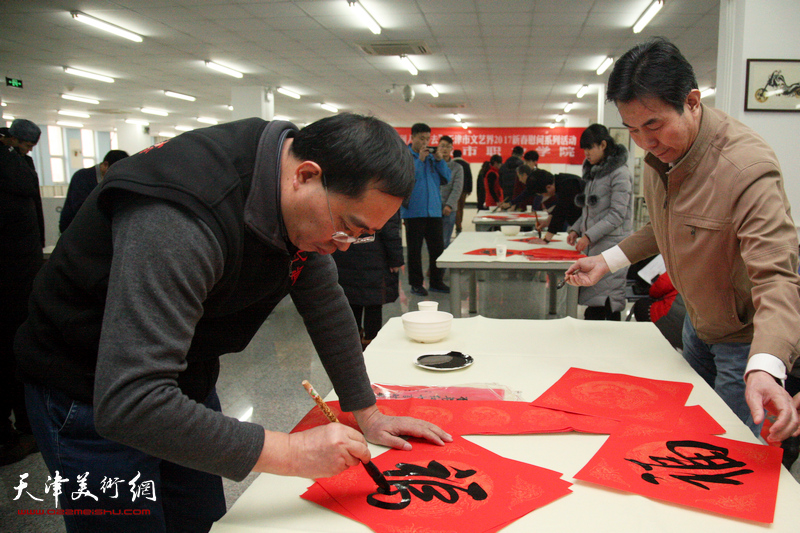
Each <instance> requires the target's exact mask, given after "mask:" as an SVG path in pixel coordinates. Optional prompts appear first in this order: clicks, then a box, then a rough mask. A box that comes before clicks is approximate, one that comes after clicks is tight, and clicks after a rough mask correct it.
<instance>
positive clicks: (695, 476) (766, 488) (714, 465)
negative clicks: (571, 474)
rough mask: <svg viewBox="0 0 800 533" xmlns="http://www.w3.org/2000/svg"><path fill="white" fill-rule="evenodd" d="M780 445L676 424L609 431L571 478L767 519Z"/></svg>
mask: <svg viewBox="0 0 800 533" xmlns="http://www.w3.org/2000/svg"><path fill="white" fill-rule="evenodd" d="M781 456H782V450H780V449H777V448H775V447H772V446H765V445H761V444H751V443H747V442H739V441H735V440H730V439H725V438H722V437H715V436H712V435H708V434H702V433H691V432H690V433H687V432H682V431H680V430H676V431H671V432H662V433H660V434H654V435H647V436H640V437H634V436H631V435H612V436H610V437H609V438H608V440H607V441H606V443H605V444H604V445H603V446H602V447H601V448H600V450H599V451H598V452H597V454H595V456H594V457H593V458H592V459H591V460H590V461H589V462H588V463H587V464H586V466H585V467H583V469H582V470H581V471H580V472H578V473H577V474H576V475H575V478H576V479H581V480H583V481H590V482H592V483H597V484H599V485H603V486H605V487H610V488H614V489H619V490H624V491H627V492H632V493H635V494H641V495H642V496H647V497H648V498H654V499H657V500H664V501H668V502H673V503H678V504H681V505H686V506H689V507H694V508H698V509H703V510H705V511H711V512H715V513H720V514H723V515H726V516H733V517H737V518H744V519H747V520H755V521H757V522H764V523H768V524H769V523H772V521H773V517H774V515H775V500H776V498H777V493H778V478H779V477H780V468H781Z"/></svg>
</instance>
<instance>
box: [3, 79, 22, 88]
mask: <svg viewBox="0 0 800 533" xmlns="http://www.w3.org/2000/svg"><path fill="white" fill-rule="evenodd" d="M6 86H7V87H16V88H17V89H22V80H21V79H19V78H8V77H7V78H6Z"/></svg>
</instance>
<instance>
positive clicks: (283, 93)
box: [275, 87, 300, 100]
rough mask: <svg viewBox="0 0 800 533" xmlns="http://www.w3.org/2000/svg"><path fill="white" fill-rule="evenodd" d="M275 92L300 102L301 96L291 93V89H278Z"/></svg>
mask: <svg viewBox="0 0 800 533" xmlns="http://www.w3.org/2000/svg"><path fill="white" fill-rule="evenodd" d="M275 90H276V91H278V92H279V93H281V94H282V95H284V96H288V97H289V98H294V99H295V100H300V95H299V94H297V93H296V92H294V91H290V90H289V89H284V88H283V87H278V88H277V89H275Z"/></svg>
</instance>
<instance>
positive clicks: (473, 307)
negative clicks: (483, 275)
mask: <svg viewBox="0 0 800 533" xmlns="http://www.w3.org/2000/svg"><path fill="white" fill-rule="evenodd" d="M477 313H478V272H477V271H475V270H471V271H470V273H469V314H471V315H475V314H477Z"/></svg>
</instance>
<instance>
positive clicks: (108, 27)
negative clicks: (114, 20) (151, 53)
mask: <svg viewBox="0 0 800 533" xmlns="http://www.w3.org/2000/svg"><path fill="white" fill-rule="evenodd" d="M70 14H71V15H72V18H74V19H75V20H77V21H78V22H83V23H84V24H88V25H89V26H94V27H95V28H99V29H101V30H103V31H107V32H108V33H112V34H114V35H116V36H118V37H123V38H125V39H128V40H129V41H133V42H136V43H140V42H142V36H141V35H139V34H136V33H133V32H132V31H130V30H126V29H125V28H120V27H119V26H117V25H115V24H111V23H110V22H106V21H104V20H100V19H97V18H94V17H91V16H89V15H87V14H86V13H81V12H80V11H72V12H71V13H70Z"/></svg>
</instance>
